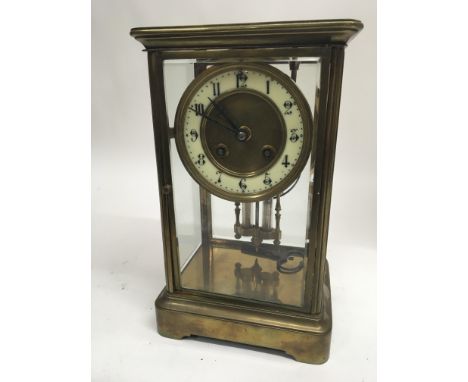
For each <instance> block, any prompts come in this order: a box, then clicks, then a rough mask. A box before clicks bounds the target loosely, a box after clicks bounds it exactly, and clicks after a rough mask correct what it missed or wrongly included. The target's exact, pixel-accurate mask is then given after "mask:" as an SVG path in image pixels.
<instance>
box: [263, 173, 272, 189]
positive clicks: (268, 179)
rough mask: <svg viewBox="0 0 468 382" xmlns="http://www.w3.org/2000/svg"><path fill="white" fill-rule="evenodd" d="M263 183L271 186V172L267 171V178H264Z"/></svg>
mask: <svg viewBox="0 0 468 382" xmlns="http://www.w3.org/2000/svg"><path fill="white" fill-rule="evenodd" d="M263 184H264V185H265V186H271V178H270V174H269V173H267V172H266V173H265V179H263Z"/></svg>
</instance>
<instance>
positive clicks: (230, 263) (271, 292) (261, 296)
mask: <svg viewBox="0 0 468 382" xmlns="http://www.w3.org/2000/svg"><path fill="white" fill-rule="evenodd" d="M289 248H291V247H289ZM297 250H298V251H302V253H303V252H304V248H297ZM259 251H260V255H261V254H262V253H261V251H262V249H260V250H259ZM204 255H205V256H210V257H211V258H210V259H209V261H208V263H209V264H210V271H209V272H210V275H206V273H207V272H208V271H204V269H205V270H206V269H207V268H206V265H205V267H204V264H206V263H207V262H206V261H205V263H204V261H203V256H204ZM256 260H257V263H258V265H259V266H260V267H261V268H262V274H263V273H264V275H263V277H262V279H261V282H257V280H256V278H255V272H254V273H253V274H252V280H250V277H249V276H250V275H249V273H250V272H248V271H249V270H251V268H252V267H254V266H255V261H256ZM301 260H302V259H301ZM304 262H306V259H304ZM236 263H239V264H241V272H242V271H243V270H246V271H247V272H244V273H245V274H244V275H241V276H243V277H236ZM305 269H307V265H306V264H305V266H304V268H302V269H301V270H300V271H299V272H297V273H293V274H284V273H279V272H277V269H276V261H275V260H272V259H267V258H264V257H262V256H259V254H255V253H242V250H241V249H240V248H222V247H218V246H213V248H212V250H211V251H205V252H204V251H203V249H202V247H200V248H199V249H198V250H197V252H196V253H195V254H194V255H193V256H192V258H191V260H190V262H189V263H188V264H187V266H186V267H185V268H184V270H183V271H182V274H181V280H182V287H183V288H186V289H193V290H202V291H206V292H212V293H219V294H224V295H230V296H236V297H240V298H247V299H253V300H259V301H268V302H273V303H278V304H285V305H293V306H303V304H304V283H305V277H304V270H305ZM241 272H237V274H238V276H239V273H241ZM275 272H277V273H278V274H277V278H278V279H277V280H275ZM207 280H208V281H207Z"/></svg>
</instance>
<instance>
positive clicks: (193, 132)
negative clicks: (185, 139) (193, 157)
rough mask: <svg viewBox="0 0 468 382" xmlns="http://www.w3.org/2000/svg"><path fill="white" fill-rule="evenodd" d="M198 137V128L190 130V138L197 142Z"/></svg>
mask: <svg viewBox="0 0 468 382" xmlns="http://www.w3.org/2000/svg"><path fill="white" fill-rule="evenodd" d="M197 139H198V133H197V130H195V129H192V130H190V140H191V141H192V142H195V141H196V140H197Z"/></svg>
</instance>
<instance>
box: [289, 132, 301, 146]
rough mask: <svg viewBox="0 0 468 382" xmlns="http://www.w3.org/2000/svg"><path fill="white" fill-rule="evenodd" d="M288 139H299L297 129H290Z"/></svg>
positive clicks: (292, 140)
mask: <svg viewBox="0 0 468 382" xmlns="http://www.w3.org/2000/svg"><path fill="white" fill-rule="evenodd" d="M289 140H290V141H291V142H293V143H295V142H297V141H298V140H299V134H297V129H291V136H290V137H289Z"/></svg>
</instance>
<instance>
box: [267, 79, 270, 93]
mask: <svg viewBox="0 0 468 382" xmlns="http://www.w3.org/2000/svg"><path fill="white" fill-rule="evenodd" d="M266 94H270V81H267V82H266Z"/></svg>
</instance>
